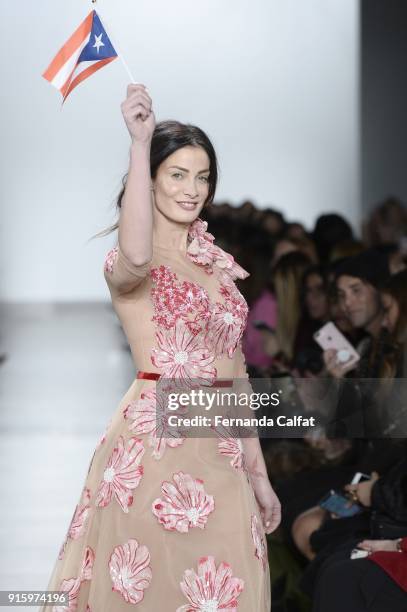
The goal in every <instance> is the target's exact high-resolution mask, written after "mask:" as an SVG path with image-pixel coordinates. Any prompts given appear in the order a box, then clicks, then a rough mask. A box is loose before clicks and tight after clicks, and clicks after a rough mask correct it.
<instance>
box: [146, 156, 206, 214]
mask: <svg viewBox="0 0 407 612" xmlns="http://www.w3.org/2000/svg"><path fill="white" fill-rule="evenodd" d="M153 187H154V204H155V207H156V209H157V210H158V211H159V212H160V213H161V214H162V215H164V216H165V217H166V218H167V219H170V220H171V221H176V222H178V223H191V222H192V221H194V220H195V219H196V218H197V217H198V215H199V213H200V212H201V210H202V207H203V205H204V204H205V201H206V199H207V197H208V191H209V157H208V155H207V153H206V151H205V150H204V149H202V147H192V146H187V147H183V148H182V149H178V151H175V153H172V154H171V155H170V156H169V157H167V159H165V160H164V161H163V163H162V164H161V165H160V166H159V168H158V170H157V175H156V177H155V179H154V180H153Z"/></svg>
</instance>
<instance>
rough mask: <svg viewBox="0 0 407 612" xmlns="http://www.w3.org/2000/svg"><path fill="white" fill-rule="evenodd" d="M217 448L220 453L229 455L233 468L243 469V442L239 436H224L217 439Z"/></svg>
mask: <svg viewBox="0 0 407 612" xmlns="http://www.w3.org/2000/svg"><path fill="white" fill-rule="evenodd" d="M218 449H219V453H220V454H221V455H224V456H225V457H230V465H231V466H232V467H233V468H235V470H243V469H245V461H244V451H243V444H242V441H241V439H240V438H227V437H224V438H222V439H221V440H219V442H218Z"/></svg>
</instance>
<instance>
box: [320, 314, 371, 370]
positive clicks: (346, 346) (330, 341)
mask: <svg viewBox="0 0 407 612" xmlns="http://www.w3.org/2000/svg"><path fill="white" fill-rule="evenodd" d="M314 340H315V342H317V343H318V344H319V346H320V347H321V348H322V349H323V350H324V351H328V350H335V351H336V359H337V361H338V363H340V364H342V365H346V366H350V365H355V364H356V363H357V362H358V361H359V359H360V355H359V353H358V352H357V351H356V350H355V349H354V347H353V346H352V345H351V343H350V342H349V340H347V339H346V338H345V336H344V335H343V334H342V333H341V332H340V331H339V329H338V328H337V327H336V325H335V324H334V323H332V321H329V322H328V323H325V325H324V326H323V327H321V328H320V329H319V330H318V331H317V332H315V334H314Z"/></svg>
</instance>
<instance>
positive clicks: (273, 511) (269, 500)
mask: <svg viewBox="0 0 407 612" xmlns="http://www.w3.org/2000/svg"><path fill="white" fill-rule="evenodd" d="M252 484H253V490H254V494H255V496H256V499H257V503H258V504H259V507H260V514H261V517H262V521H263V527H264V531H265V532H266V533H272V532H273V531H275V530H276V529H277V527H278V526H279V524H280V522H281V504H280V500H279V499H278V497H277V495H276V494H275V492H274V489H273V487H272V486H271V484H270V481H269V479H268V478H266V477H263V478H256V479H254V483H253V482H252Z"/></svg>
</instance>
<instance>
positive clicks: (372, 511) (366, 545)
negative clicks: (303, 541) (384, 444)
mask: <svg viewBox="0 0 407 612" xmlns="http://www.w3.org/2000/svg"><path fill="white" fill-rule="evenodd" d="M406 473H407V457H406V447H405V443H404V456H403V457H402V458H401V459H400V460H399V461H398V462H396V463H395V464H394V465H393V466H392V467H391V468H390V469H389V470H387V472H386V473H385V474H383V475H382V476H380V477H379V476H378V475H377V474H373V475H372V478H371V479H370V480H368V481H365V482H360V483H359V484H356V485H348V486H347V487H345V489H346V490H347V491H348V493H349V494H350V495H351V496H352V498H353V499H354V500H355V502H356V503H358V504H359V505H361V507H362V508H363V509H364V511H363V512H361V513H359V514H357V515H355V516H352V517H348V518H332V517H328V518H327V519H326V521H325V524H323V525H322V527H321V528H320V529H318V530H316V531H314V533H313V534H312V536H311V545H312V547H313V549H314V551H316V552H317V555H316V556H315V558H314V559H313V561H312V563H311V564H310V565H309V566H308V567H307V569H306V571H305V574H304V576H303V579H302V581H301V584H302V587H303V588H304V590H305V591H306V592H308V593H309V594H312V593H314V592H315V604H314V612H325V610H326V607H323V605H322V604H323V603H324V604H325V606H326V604H327V599H326V597H327V596H328V594H327V592H326V581H327V579H329V582H330V584H331V586H332V588H333V589H335V592H338V593H339V590H338V587H334V585H335V584H336V583H337V582H339V584H340V585H341V590H342V591H344V594H343V596H342V599H341V602H342V604H343V605H345V604H349V607H350V610H369V609H374V610H377V612H385V611H386V612H387V610H388V609H389V608H386V607H382V606H384V603H385V602H386V599H387V598H386V597H384V598H383V599H381V595H380V593H378V592H377V590H376V589H375V588H374V582H370V585H369V584H367V583H366V582H364V581H365V580H366V581H369V578H368V576H371V577H374V576H376V577H377V576H379V575H380V572H379V574H378V573H377V572H376V571H375V570H372V569H370V566H366V567H365V568H364V572H363V574H364V573H365V572H367V574H364V575H365V577H364V578H363V582H360V579H361V578H362V575H361V574H360V573H359V570H358V568H361V565H360V564H361V561H362V560H361V559H359V560H354V559H350V555H351V552H352V550H353V549H354V548H355V547H358V548H360V549H362V550H368V551H369V552H372V551H373V550H378V549H380V544H379V543H378V542H377V541H378V540H391V539H393V540H395V539H396V538H404V537H405V536H406V535H407V488H406V487H407V480H406ZM395 546H396V544H395V542H393V543H390V542H387V549H388V552H390V550H391V549H392V548H393V547H394V548H395ZM382 548H384V549H385V548H386V545H384V546H383V544H382ZM406 559H407V557H401V556H400V557H397V558H396V559H395V558H394V557H393V558H392V557H387V556H383V555H375V554H373V555H372V557H371V559H366V560H368V561H369V563H371V562H372V561H374V562H375V563H377V564H378V565H379V566H380V567H381V568H382V569H384V571H385V572H386V573H387V574H388V575H390V577H392V578H393V580H394V581H395V582H396V584H398V585H399V586H401V587H403V584H404V585H405V580H404V582H403V581H402V580H401V581H399V580H400V578H401V576H405V575H406V574H405V568H406V567H407V566H406ZM398 561H399V562H398ZM349 563H354V565H353V566H352V565H349ZM400 564H401V565H400ZM352 567H353V568H354V569H352ZM333 568H336V572H335V571H334V569H333ZM340 568H342V569H343V570H344V574H342V572H339V569H340ZM403 568H404V569H403ZM353 572H356V575H357V576H358V577H359V580H357V583H358V584H360V585H361V586H362V585H363V588H361V589H359V590H358V589H355V588H352V587H354V580H356V578H355V577H352V574H353ZM335 575H336V578H335ZM343 575H344V576H346V582H345V583H344V582H343ZM380 584H382V585H383V587H385V588H386V589H388V590H389V596H390V597H395V599H394V603H395V604H397V605H400V601H404V603H405V602H406V596H405V594H404V595H403V597H404V599H400V600H399V599H398V598H397V593H398V591H397V589H392V588H391V586H392V583H391V581H390V582H389V583H388V581H387V580H385V579H384V578H382V579H381V580H380ZM347 585H349V589H346V586H347ZM369 586H370V588H369ZM357 591H359V597H361V598H360V599H359V598H357V597H356V594H357ZM338 596H339V595H338ZM373 601H376V602H377V607H374V608H373V607H372V608H369V605H371V604H372V602H373ZM387 601H391V599H390V600H389V599H387ZM369 602H370V604H369ZM358 605H360V606H362V607H357V606H358ZM352 606H353V607H352ZM363 606H364V607H363ZM332 609H333V610H335V608H334V607H332V606H331V605H330V606H329V610H332ZM337 609H338V610H339V609H342V608H337ZM390 609H391V610H393V609H394V610H404V609H405V608H403V607H395V608H393V607H392V608H390Z"/></svg>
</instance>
